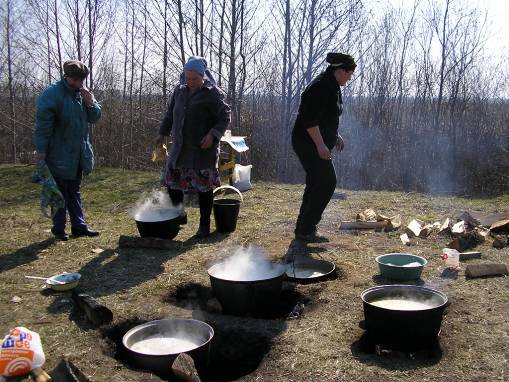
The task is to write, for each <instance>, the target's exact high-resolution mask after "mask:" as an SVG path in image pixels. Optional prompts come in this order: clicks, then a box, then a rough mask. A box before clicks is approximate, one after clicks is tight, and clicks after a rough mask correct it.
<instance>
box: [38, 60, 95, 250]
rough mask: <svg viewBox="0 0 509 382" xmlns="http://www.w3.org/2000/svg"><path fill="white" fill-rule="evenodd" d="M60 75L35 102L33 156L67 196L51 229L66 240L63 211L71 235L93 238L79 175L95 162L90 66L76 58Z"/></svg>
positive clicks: (93, 99)
mask: <svg viewBox="0 0 509 382" xmlns="http://www.w3.org/2000/svg"><path fill="white" fill-rule="evenodd" d="M63 69H64V76H63V78H62V79H61V80H60V81H58V82H56V83H55V84H53V85H51V86H49V87H48V88H47V89H46V90H45V91H44V92H43V93H42V94H41V95H40V96H39V98H38V100H37V112H36V122H35V132H34V143H35V147H36V149H37V154H36V160H37V161H45V162H46V164H47V166H48V168H49V170H50V172H51V174H52V175H53V178H54V179H55V181H56V183H57V185H58V188H59V189H60V191H61V193H62V195H63V196H64V199H65V207H64V208H60V209H58V210H57V211H56V213H55V214H54V216H53V228H52V229H51V232H52V233H53V235H54V236H55V238H56V239H58V240H67V239H68V238H69V237H68V235H67V234H66V232H65V223H66V210H67V211H68V212H69V217H70V220H71V231H72V234H73V235H74V236H97V235H98V234H99V232H97V231H93V230H91V229H90V228H89V227H88V226H87V224H86V223H85V218H84V216H83V209H82V205H81V196H80V184H81V178H82V174H83V173H84V174H85V175H88V174H89V173H90V172H91V171H92V168H93V165H94V153H93V151H92V145H91V144H90V139H89V131H88V124H89V123H96V122H97V121H98V120H99V118H100V117H101V107H100V105H99V104H98V103H97V101H96V100H95V98H94V96H93V94H92V93H91V92H90V91H89V90H88V89H87V88H86V87H85V86H83V82H84V81H85V78H86V77H87V76H88V73H89V70H88V68H87V66H86V65H85V64H83V63H82V62H80V61H75V60H71V61H66V62H65V63H64V66H63Z"/></svg>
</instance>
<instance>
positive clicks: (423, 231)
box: [419, 224, 434, 237]
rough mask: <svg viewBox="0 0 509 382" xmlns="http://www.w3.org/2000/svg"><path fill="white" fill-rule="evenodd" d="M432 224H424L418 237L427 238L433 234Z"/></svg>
mask: <svg viewBox="0 0 509 382" xmlns="http://www.w3.org/2000/svg"><path fill="white" fill-rule="evenodd" d="M433 228H434V227H433V224H426V225H425V226H424V227H422V229H421V232H419V237H428V236H429V235H431V232H433Z"/></svg>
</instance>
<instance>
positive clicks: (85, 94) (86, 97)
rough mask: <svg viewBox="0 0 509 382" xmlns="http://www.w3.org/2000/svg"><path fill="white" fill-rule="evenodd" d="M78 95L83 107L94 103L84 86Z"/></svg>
mask: <svg viewBox="0 0 509 382" xmlns="http://www.w3.org/2000/svg"><path fill="white" fill-rule="evenodd" d="M80 94H81V97H82V98H83V102H84V103H85V105H87V106H91V105H92V103H94V96H93V95H92V93H91V92H90V90H88V88H86V87H85V86H83V87H82V88H81V89H80Z"/></svg>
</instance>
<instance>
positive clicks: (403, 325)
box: [361, 285, 448, 350]
mask: <svg viewBox="0 0 509 382" xmlns="http://www.w3.org/2000/svg"><path fill="white" fill-rule="evenodd" d="M361 299H362V302H363V306H364V318H365V329H366V333H367V334H368V336H369V338H370V340H371V341H373V342H374V343H376V344H378V345H381V346H385V347H387V348H391V349H413V350H416V349H420V348H426V347H428V346H429V345H430V344H431V343H433V342H434V341H436V340H437V337H438V334H439V333H440V327H441V325H442V316H443V314H444V310H445V308H446V306H447V302H448V299H447V296H446V295H445V294H443V293H442V292H439V291H437V290H435V289H431V288H427V287H422V286H415V285H380V286H376V287H373V288H369V289H366V290H365V291H363V292H362V293H361ZM381 300H391V301H394V300H400V301H401V300H404V301H408V303H409V305H410V304H414V303H417V304H419V305H420V306H421V307H420V308H414V307H412V309H406V307H404V306H400V307H394V308H392V307H390V306H389V305H388V306H383V305H382V306H380V305H378V302H380V301H381ZM421 304H422V305H421ZM419 305H417V306H419Z"/></svg>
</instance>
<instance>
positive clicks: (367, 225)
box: [339, 221, 387, 230]
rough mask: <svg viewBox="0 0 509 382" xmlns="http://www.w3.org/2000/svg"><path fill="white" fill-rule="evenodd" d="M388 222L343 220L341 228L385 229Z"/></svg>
mask: <svg viewBox="0 0 509 382" xmlns="http://www.w3.org/2000/svg"><path fill="white" fill-rule="evenodd" d="M385 227H387V222H385V221H381V222H362V221H361V222H359V221H343V222H341V223H340V225H339V229H378V230H381V229H384V228H385Z"/></svg>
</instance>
